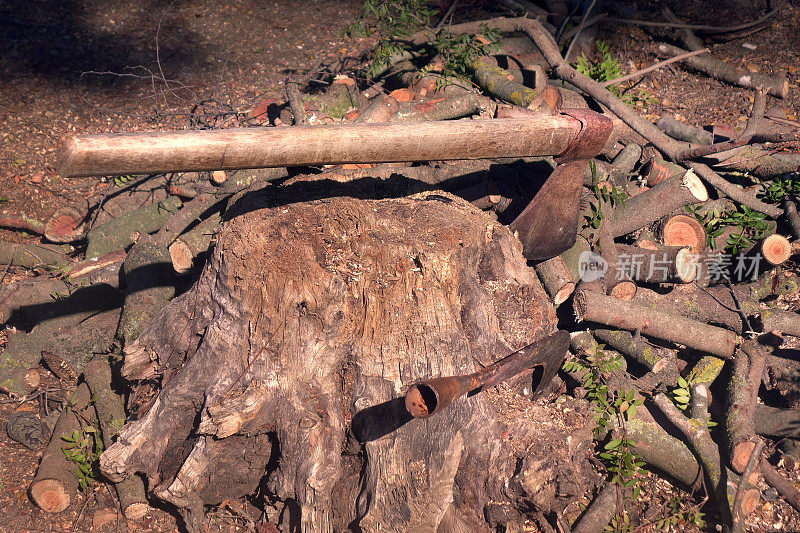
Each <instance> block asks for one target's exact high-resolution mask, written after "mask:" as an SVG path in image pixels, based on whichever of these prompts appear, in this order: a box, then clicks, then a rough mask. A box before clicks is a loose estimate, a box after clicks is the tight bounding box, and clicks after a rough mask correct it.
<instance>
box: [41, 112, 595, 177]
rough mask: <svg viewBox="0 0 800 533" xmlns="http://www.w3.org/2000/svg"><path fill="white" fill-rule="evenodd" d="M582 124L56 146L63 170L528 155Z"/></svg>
mask: <svg viewBox="0 0 800 533" xmlns="http://www.w3.org/2000/svg"><path fill="white" fill-rule="evenodd" d="M580 130H581V123H580V121H578V120H576V119H574V118H572V117H568V116H563V115H556V116H548V115H541V116H538V115H537V116H531V117H525V118H515V119H495V120H451V121H438V122H416V123H402V124H340V125H329V126H293V127H284V128H273V127H259V128H236V129H226V130H204V131H180V132H165V133H158V132H153V133H116V134H107V135H78V136H75V137H72V138H70V139H68V140H67V141H66V142H65V143H63V144H62V145H61V147H60V148H59V150H58V162H57V165H56V168H57V171H58V173H59V174H60V175H61V176H63V177H73V176H98V175H122V174H145V173H158V172H180V171H198V170H233V169H243V168H267V167H287V166H305V165H322V164H340V163H388V162H399V161H442V160H450V159H488V158H498V157H529V156H544V155H553V156H555V155H559V154H561V153H563V152H564V151H565V150H566V149H567V147H568V146H570V144H571V143H572V141H573V140H574V139H575V138H576V137H577V135H578V132H579V131H580Z"/></svg>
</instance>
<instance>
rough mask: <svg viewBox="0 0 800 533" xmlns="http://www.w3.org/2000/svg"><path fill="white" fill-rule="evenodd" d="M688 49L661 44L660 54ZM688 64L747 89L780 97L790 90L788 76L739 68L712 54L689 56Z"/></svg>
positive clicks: (679, 53) (667, 55)
mask: <svg viewBox="0 0 800 533" xmlns="http://www.w3.org/2000/svg"><path fill="white" fill-rule="evenodd" d="M686 53H687V52H686V50H683V49H681V48H678V47H677V46H672V45H669V44H664V43H662V44H659V45H658V54H659V55H660V56H662V57H665V56H666V57H672V56H676V55H681V54H686ZM682 61H683V62H684V63H686V65H688V66H689V67H691V68H693V69H694V70H697V71H699V72H702V73H703V74H707V75H708V76H711V77H712V78H714V79H717V80H719V81H722V82H725V83H728V84H730V85H736V86H739V87H744V88H746V89H762V90H764V91H766V92H767V93H768V94H770V95H772V96H777V97H778V98H786V94H787V93H788V92H789V80H788V79H786V77H785V76H784V77H782V78H777V77H773V76H767V75H766V74H759V73H757V72H750V71H749V70H742V69H738V68H736V67H734V66H732V65H730V64H728V63H725V62H724V61H720V60H719V59H717V58H715V57H713V56H711V55H710V54H709V55H707V56H697V57H687V58H685V59H683V60H682Z"/></svg>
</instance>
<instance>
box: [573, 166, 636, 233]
mask: <svg viewBox="0 0 800 533" xmlns="http://www.w3.org/2000/svg"><path fill="white" fill-rule="evenodd" d="M589 168H590V169H591V171H592V183H596V182H597V166H596V165H595V164H594V163H593V162H592V163H590V164H589ZM594 196H595V198H597V199H598V200H599V201H598V202H597V203H590V204H589V209H590V210H591V213H590V214H588V215H585V217H584V218H586V224H587V225H588V226H589V227H591V228H592V229H598V228H599V227H600V224H601V223H602V221H603V204H604V203H606V204H609V205H610V206H611V207H616V206H617V205H622V206H624V205H625V200H626V199H627V198H628V195H627V194H625V192H624V191H621V190H619V189H617V187H616V186H615V185H612V186H611V189H608V188H607V187H601V186H600V185H599V184H596V185H595V186H594Z"/></svg>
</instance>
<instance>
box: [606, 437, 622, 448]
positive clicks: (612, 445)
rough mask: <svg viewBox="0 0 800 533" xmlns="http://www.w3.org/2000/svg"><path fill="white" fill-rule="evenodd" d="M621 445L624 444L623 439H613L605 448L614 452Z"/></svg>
mask: <svg viewBox="0 0 800 533" xmlns="http://www.w3.org/2000/svg"><path fill="white" fill-rule="evenodd" d="M620 444H622V439H612V440H610V441H609V442H607V443H606V445H605V446H604V448H605V449H606V450H613V449H614V448H617V447H619V445H620Z"/></svg>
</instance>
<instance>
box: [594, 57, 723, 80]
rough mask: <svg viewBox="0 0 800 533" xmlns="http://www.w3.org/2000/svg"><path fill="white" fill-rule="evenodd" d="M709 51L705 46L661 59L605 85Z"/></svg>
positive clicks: (635, 76) (642, 74) (639, 75)
mask: <svg viewBox="0 0 800 533" xmlns="http://www.w3.org/2000/svg"><path fill="white" fill-rule="evenodd" d="M709 51H710V50H709V49H708V48H704V49H702V50H696V51H694V52H686V53H685V54H681V55H679V56H675V57H671V58H669V59H665V60H664V61H659V62H658V63H655V64H653V65H651V66H649V67H647V68H643V69H641V70H637V71H635V72H631V73H630V74H626V75H625V76H620V77H619V78H614V79H613V80H608V81H607V82H604V83H603V87H610V86H611V85H616V84H618V83H622V82H623V81H628V80H632V79H635V78H639V77H641V76H644V75H645V74H648V73H650V72H653V71H654V70H658V69H660V68H661V67H665V66H667V65H669V64H670V63H675V62H676V61H680V60H681V59H686V58H687V57H692V56H696V55H700V54H704V53H706V52H709Z"/></svg>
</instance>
